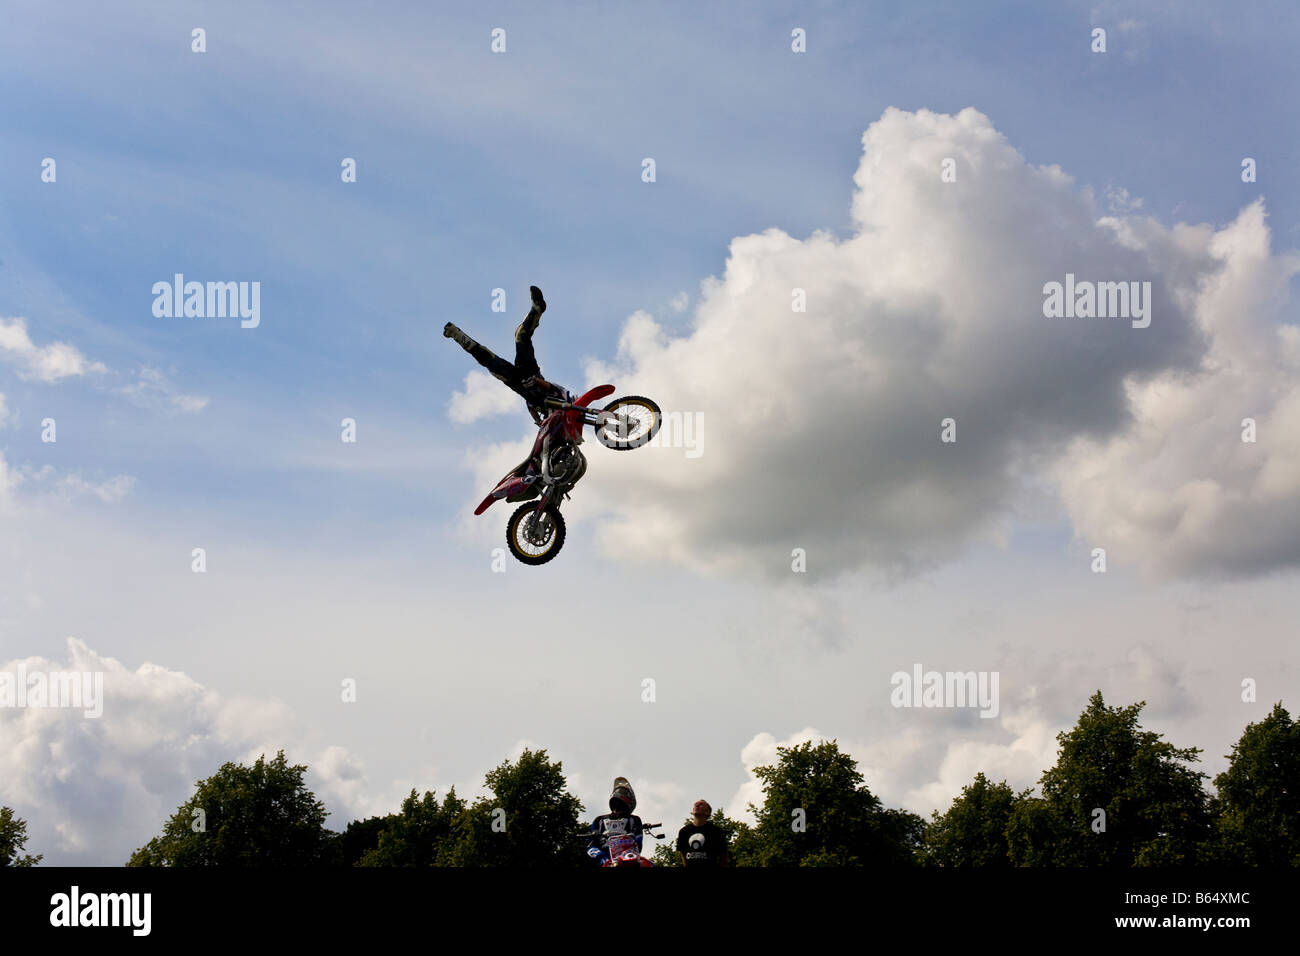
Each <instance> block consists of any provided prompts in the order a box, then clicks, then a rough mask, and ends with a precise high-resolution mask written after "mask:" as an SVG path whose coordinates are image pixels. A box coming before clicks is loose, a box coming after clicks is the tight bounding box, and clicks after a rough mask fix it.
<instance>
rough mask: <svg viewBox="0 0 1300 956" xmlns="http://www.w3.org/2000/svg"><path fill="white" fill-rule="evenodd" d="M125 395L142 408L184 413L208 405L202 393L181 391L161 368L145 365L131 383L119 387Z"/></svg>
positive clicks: (195, 410)
mask: <svg viewBox="0 0 1300 956" xmlns="http://www.w3.org/2000/svg"><path fill="white" fill-rule="evenodd" d="M118 391H119V392H121V393H122V394H123V395H125V396H126V397H127V398H129V399H130V400H131V401H132V402H134V403H135V404H137V405H139V406H140V407H141V408H151V409H154V410H156V411H162V412H168V413H176V412H180V413H182V414H187V413H193V412H199V411H202V410H203V409H204V408H206V407H207V405H208V399H207V398H205V397H204V396H201V395H186V394H185V393H183V392H181V391H180V390H179V389H178V388H177V387H176V386H175V385H174V384H173V383H172V382H171V381H170V380H169V379H168V378H167V376H166V375H164V374H163V372H162V371H161V370H160V369H156V368H151V367H150V366H148V365H146V366H143V367H142V368H141V369H140V371H139V373H138V374H137V376H136V381H135V383H134V384H131V385H124V386H122V387H121V388H119V389H118Z"/></svg>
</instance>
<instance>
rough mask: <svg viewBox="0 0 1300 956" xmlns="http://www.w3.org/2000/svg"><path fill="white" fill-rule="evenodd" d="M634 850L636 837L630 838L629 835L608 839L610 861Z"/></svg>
mask: <svg viewBox="0 0 1300 956" xmlns="http://www.w3.org/2000/svg"><path fill="white" fill-rule="evenodd" d="M635 849H636V837H634V836H632V835H631V834H630V833H627V834H623V835H621V836H613V837H610V838H609V856H610V859H612V860H616V859H618V857H619V855H620V854H623V853H626V852H627V851H628V850H635Z"/></svg>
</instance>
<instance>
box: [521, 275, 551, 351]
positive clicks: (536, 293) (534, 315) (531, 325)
mask: <svg viewBox="0 0 1300 956" xmlns="http://www.w3.org/2000/svg"><path fill="white" fill-rule="evenodd" d="M528 292H529V293H530V294H531V295H532V297H533V307H532V308H531V309H529V310H528V315H526V316H524V320H523V321H522V322H520V323H519V326H518V327H517V328H516V329H515V341H516V342H522V341H524V340H526V339H531V338H532V337H533V333H534V332H536V331H537V324H538V323H539V322H541V321H542V313H543V312H545V311H546V300H545V299H543V298H542V290H541V289H539V288H537V286H535V285H530V286H529V287H528Z"/></svg>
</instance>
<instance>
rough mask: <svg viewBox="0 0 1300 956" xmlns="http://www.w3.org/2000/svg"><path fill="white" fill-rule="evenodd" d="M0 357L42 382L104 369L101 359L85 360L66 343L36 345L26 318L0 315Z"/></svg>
mask: <svg viewBox="0 0 1300 956" xmlns="http://www.w3.org/2000/svg"><path fill="white" fill-rule="evenodd" d="M0 358H6V359H8V360H9V361H11V362H13V363H15V364H17V365H18V367H19V370H20V371H19V374H20V375H21V376H22V377H24V378H33V379H36V380H37V381H41V382H57V381H59V380H60V379H64V378H70V377H73V376H77V375H85V374H86V373H87V372H105V371H107V368H106V367H105V366H104V365H103V364H102V363H101V362H91V361H88V360H87V359H86V357H85V356H84V355H82V354H81V352H79V351H78V350H77V349H75V348H73V347H72V346H71V345H68V344H67V343H66V342H54V343H53V344H51V345H43V346H38V345H36V343H34V342H33V341H32V338H31V336H30V335H28V334H27V321H26V319H21V318H15V319H3V318H0Z"/></svg>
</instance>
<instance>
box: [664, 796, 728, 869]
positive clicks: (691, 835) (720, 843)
mask: <svg viewBox="0 0 1300 956" xmlns="http://www.w3.org/2000/svg"><path fill="white" fill-rule="evenodd" d="M711 816H713V808H712V807H711V806H709V804H708V803H707V802H706V801H704V800H696V801H695V806H693V807H691V822H690V823H688V824H687V825H686V826H684V827H682V828H681V830H680V831H678V833H677V853H678V854H679V855H680V856H681V858H682V863H683V864H684V865H686V866H726V865H727V864H728V863H729V862H730V861H729V859H728V857H727V837H726V835H725V834H724V833H723V832H722V830H720V829H719V828H718V826H717V825H716V824H714V823H710V822H709V817H711Z"/></svg>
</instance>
